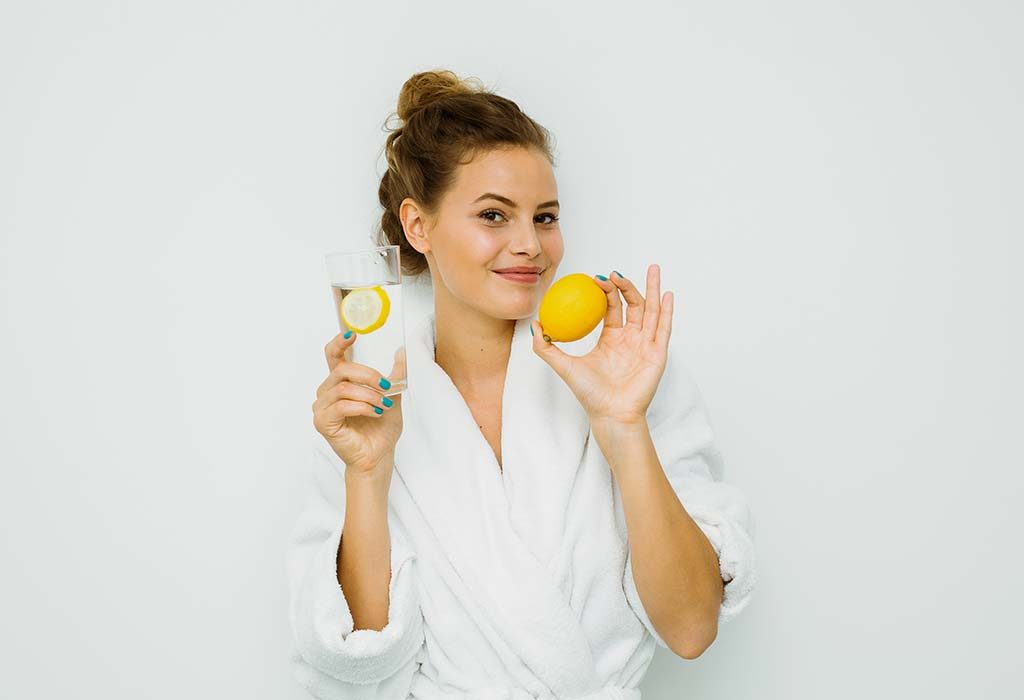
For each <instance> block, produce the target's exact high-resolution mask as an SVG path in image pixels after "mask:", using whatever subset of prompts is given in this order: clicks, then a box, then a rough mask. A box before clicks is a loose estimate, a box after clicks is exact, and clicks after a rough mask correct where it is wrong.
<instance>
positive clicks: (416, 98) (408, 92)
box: [396, 70, 486, 123]
mask: <svg viewBox="0 0 1024 700" xmlns="http://www.w3.org/2000/svg"><path fill="white" fill-rule="evenodd" d="M485 90H486V88H485V87H484V85H483V84H482V83H480V81H479V80H478V79H476V78H467V79H465V80H464V79H462V78H460V77H459V76H458V75H456V74H455V73H453V72H452V71H450V70H432V71H424V72H422V73H415V74H413V76H412V77H411V78H409V79H408V80H406V81H405V83H404V84H403V85H402V91H401V92H400V93H399V95H398V109H397V110H396V112H397V114H398V117H399V119H401V120H402V121H404V122H407V123H408V121H409V119H410V118H411V117H412V115H414V114H415V113H416V112H419V111H420V110H422V109H423V108H424V107H428V106H429V105H432V104H434V103H435V102H440V101H441V100H443V99H445V98H446V97H451V96H453V95H464V94H467V93H472V92H482V91H485Z"/></svg>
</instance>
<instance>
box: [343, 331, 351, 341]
mask: <svg viewBox="0 0 1024 700" xmlns="http://www.w3.org/2000/svg"><path fill="white" fill-rule="evenodd" d="M342 337H343V338H345V339H346V340H348V339H349V338H351V337H352V331H346V332H345V335H344V336H342Z"/></svg>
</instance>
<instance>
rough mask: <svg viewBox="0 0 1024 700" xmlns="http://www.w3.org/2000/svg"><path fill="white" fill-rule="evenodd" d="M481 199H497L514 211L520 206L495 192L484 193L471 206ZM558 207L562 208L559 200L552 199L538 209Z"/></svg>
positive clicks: (539, 205) (538, 206)
mask: <svg viewBox="0 0 1024 700" xmlns="http://www.w3.org/2000/svg"><path fill="white" fill-rule="evenodd" d="M481 199H496V200H498V201H499V202H503V203H505V204H507V205H508V206H510V207H512V208H513V209H516V208H517V207H518V206H519V205H518V204H516V203H515V202H513V201H512V200H511V199H509V198H508V197H503V196H502V195H500V194H495V193H494V192H484V193H483V194H482V195H480V196H479V197H477V198H476V199H474V200H473V201H472V202H471V204H476V203H477V202H479V201H480V200H481ZM557 206H560V205H559V204H558V200H557V199H552V200H551V201H550V202H542V203H541V204H538V205H537V208H538V209H543V208H544V207H557Z"/></svg>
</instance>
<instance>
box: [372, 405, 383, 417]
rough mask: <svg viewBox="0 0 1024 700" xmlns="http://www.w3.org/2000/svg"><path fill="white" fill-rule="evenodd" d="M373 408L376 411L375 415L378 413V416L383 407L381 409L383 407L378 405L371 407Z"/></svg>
mask: <svg viewBox="0 0 1024 700" xmlns="http://www.w3.org/2000/svg"><path fill="white" fill-rule="evenodd" d="M373 410H374V411H376V412H377V415H378V416H379V415H380V414H382V413H384V409H383V408H381V407H380V406H374V407H373Z"/></svg>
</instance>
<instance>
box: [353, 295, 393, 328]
mask: <svg viewBox="0 0 1024 700" xmlns="http://www.w3.org/2000/svg"><path fill="white" fill-rule="evenodd" d="M389 313H391V300H390V299H388V294H387V292H385V291H384V290H383V289H382V288H381V286H380V285H375V286H373V287H359V288H358V289H353V290H352V291H350V292H349V293H348V294H346V295H345V298H344V299H342V300H341V320H342V321H343V322H344V323H345V325H346V326H348V327H349V328H351V329H352V330H354V331H355V332H356V333H373V332H374V331H375V330H377V329H378V328H380V327H381V326H383V325H384V322H385V321H387V320H388V314H389Z"/></svg>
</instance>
